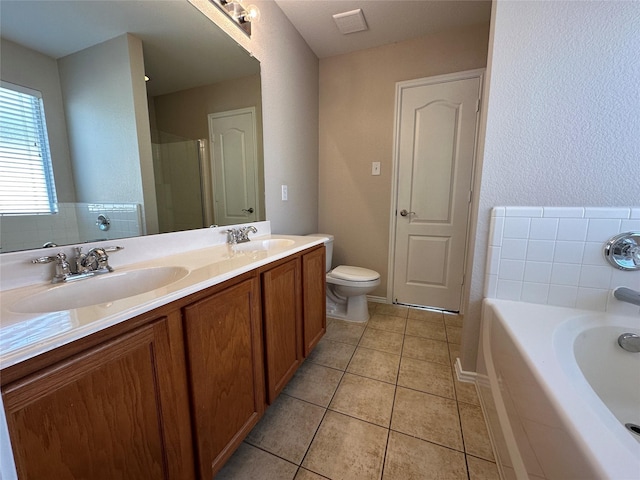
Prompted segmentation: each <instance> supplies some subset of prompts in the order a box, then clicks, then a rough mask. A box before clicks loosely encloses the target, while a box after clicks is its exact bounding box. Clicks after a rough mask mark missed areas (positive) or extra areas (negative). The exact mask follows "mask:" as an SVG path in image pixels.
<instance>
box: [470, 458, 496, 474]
mask: <svg viewBox="0 0 640 480" xmlns="http://www.w3.org/2000/svg"><path fill="white" fill-rule="evenodd" d="M467 468H468V469H469V480H500V475H499V474H498V467H497V466H496V464H495V463H493V462H489V461H487V460H483V459H482V458H476V457H473V456H471V455H467Z"/></svg>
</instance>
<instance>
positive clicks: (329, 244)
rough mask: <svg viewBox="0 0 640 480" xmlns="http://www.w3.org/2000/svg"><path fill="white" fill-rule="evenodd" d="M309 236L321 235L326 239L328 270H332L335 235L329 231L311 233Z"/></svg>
mask: <svg viewBox="0 0 640 480" xmlns="http://www.w3.org/2000/svg"><path fill="white" fill-rule="evenodd" d="M307 236H308V237H320V238H322V239H323V240H324V247H325V249H326V255H327V263H326V271H327V272H328V271H329V270H331V260H332V257H333V235H330V234H328V233H310V234H309V235H307Z"/></svg>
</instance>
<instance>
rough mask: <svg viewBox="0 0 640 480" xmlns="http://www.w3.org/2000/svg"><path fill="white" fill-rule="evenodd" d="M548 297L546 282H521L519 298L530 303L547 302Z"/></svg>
mask: <svg viewBox="0 0 640 480" xmlns="http://www.w3.org/2000/svg"><path fill="white" fill-rule="evenodd" d="M548 299H549V284H548V283H531V282H524V283H523V284H522V292H521V294H520V300H522V301H523V302H531V303H547V300H548Z"/></svg>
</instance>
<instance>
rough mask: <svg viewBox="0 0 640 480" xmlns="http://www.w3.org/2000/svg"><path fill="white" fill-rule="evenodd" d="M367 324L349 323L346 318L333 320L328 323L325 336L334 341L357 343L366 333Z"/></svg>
mask: <svg viewBox="0 0 640 480" xmlns="http://www.w3.org/2000/svg"><path fill="white" fill-rule="evenodd" d="M364 329H365V325H360V324H358V323H349V322H345V321H344V320H333V321H332V322H331V323H330V324H329V325H327V333H325V334H324V338H326V339H327V340H331V341H333V342H342V343H349V344H351V345H357V344H358V342H359V341H360V337H362V334H363V333H364Z"/></svg>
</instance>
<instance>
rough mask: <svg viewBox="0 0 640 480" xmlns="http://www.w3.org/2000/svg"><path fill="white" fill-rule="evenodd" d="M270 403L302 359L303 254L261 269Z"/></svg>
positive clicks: (268, 399) (268, 398) (268, 397)
mask: <svg viewBox="0 0 640 480" xmlns="http://www.w3.org/2000/svg"><path fill="white" fill-rule="evenodd" d="M260 277H261V283H262V325H263V335H264V348H265V362H266V365H265V366H266V380H267V382H266V383H267V388H266V390H267V402H268V403H269V404H271V403H273V401H274V400H275V399H276V397H277V396H278V394H279V393H280V391H281V390H282V389H283V388H284V386H285V385H286V384H287V382H288V381H289V380H290V379H291V377H292V376H293V374H294V373H295V372H296V370H297V369H298V367H299V366H300V363H301V362H302V284H301V281H300V280H301V279H300V257H299V256H295V257H293V258H292V259H289V260H286V261H283V262H279V263H277V264H276V266H267V267H265V268H263V269H262V270H261V274H260Z"/></svg>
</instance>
